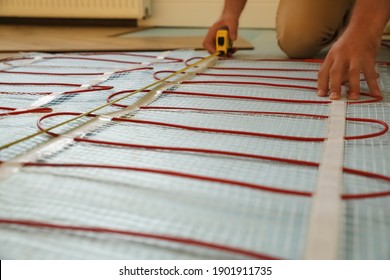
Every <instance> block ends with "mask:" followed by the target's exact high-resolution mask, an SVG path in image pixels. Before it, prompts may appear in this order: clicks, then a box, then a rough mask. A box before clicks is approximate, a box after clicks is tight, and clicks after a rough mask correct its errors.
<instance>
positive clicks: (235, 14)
mask: <svg viewBox="0 0 390 280" xmlns="http://www.w3.org/2000/svg"><path fill="white" fill-rule="evenodd" d="M246 1H247V0H225V2H224V7H223V11H222V15H221V17H220V18H219V20H217V22H216V23H214V24H213V25H212V26H211V27H210V29H209V31H208V32H207V35H206V37H205V38H204V40H203V47H204V48H205V49H206V50H208V51H209V53H212V54H213V53H215V36H216V35H217V31H218V29H221V28H222V27H226V26H227V27H228V29H229V37H230V40H232V41H235V40H236V39H237V30H238V20H239V18H240V15H241V13H242V11H243V10H244V7H245V4H246Z"/></svg>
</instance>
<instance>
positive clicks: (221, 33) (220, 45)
mask: <svg viewBox="0 0 390 280" xmlns="http://www.w3.org/2000/svg"><path fill="white" fill-rule="evenodd" d="M232 48H233V43H232V41H231V40H230V38H229V30H228V28H227V27H223V28H221V29H219V30H218V31H217V34H216V38H215V50H216V52H217V53H220V54H221V55H228V54H229V53H230V51H231V49H232Z"/></svg>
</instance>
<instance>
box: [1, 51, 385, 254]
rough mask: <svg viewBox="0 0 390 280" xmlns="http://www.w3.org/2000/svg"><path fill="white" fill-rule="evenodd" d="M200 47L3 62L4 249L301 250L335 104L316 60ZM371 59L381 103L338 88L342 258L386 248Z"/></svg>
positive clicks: (379, 121) (381, 148) (379, 113)
mask: <svg viewBox="0 0 390 280" xmlns="http://www.w3.org/2000/svg"><path fill="white" fill-rule="evenodd" d="M206 56H207V55H206V53H205V52H201V51H192V50H178V51H171V52H163V53H161V52H144V53H139V52H137V53H73V54H67V53H64V54H45V53H30V54H25V55H24V56H20V57H15V58H12V59H6V60H3V61H0V63H1V64H0V94H1V99H0V146H2V149H1V151H0V160H1V163H2V165H1V166H0V167H1V168H0V258H1V259H256V258H260V259H304V258H305V250H306V249H305V247H306V246H307V239H308V231H309V227H310V217H311V212H312V201H313V194H314V193H315V192H316V185H317V184H318V177H319V166H320V164H321V163H322V158H323V153H324V143H325V142H326V140H327V137H328V128H329V116H330V114H331V108H330V107H331V105H332V101H330V100H329V99H328V98H321V97H317V95H316V76H317V71H318V69H319V67H320V64H319V62H317V61H289V60H239V59H222V58H219V59H215V58H214V59H211V60H207V61H205V62H203V61H202V60H201V57H206ZM196 63H199V64H198V65H195V66H194V64H196ZM186 65H189V66H188V67H189V68H188V67H187V68H188V69H187V68H186ZM191 66H192V67H191ZM181 69H185V70H181ZM377 71H378V73H379V78H378V79H379V81H380V83H381V87H382V90H383V99H381V98H374V97H371V96H369V95H367V94H362V96H361V98H360V100H358V101H347V100H345V106H346V107H345V108H346V115H345V120H346V122H345V137H344V140H343V143H344V147H343V163H341V165H343V166H344V168H343V173H342V182H340V183H341V184H340V185H342V191H341V192H340V194H339V196H338V199H339V202H340V205H341V211H340V212H339V216H340V217H339V218H340V223H341V226H340V232H338V234H337V235H338V237H339V243H338V245H337V258H340V259H390V184H389V182H390V134H389V132H388V126H387V124H388V123H390V103H389V101H390V68H389V64H388V63H378V66H377ZM154 84H155V86H153V87H149V85H154ZM361 84H362V85H361V86H362V92H367V91H368V89H367V86H366V84H365V82H364V81H363V80H362V82H361ZM58 124H61V125H58ZM57 125H58V126H57ZM9 143H11V144H9ZM319 222H321V221H319ZM325 238H326V237H325Z"/></svg>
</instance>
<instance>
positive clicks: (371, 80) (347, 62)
mask: <svg viewBox="0 0 390 280" xmlns="http://www.w3.org/2000/svg"><path fill="white" fill-rule="evenodd" d="M389 18H390V0H375V1H371V0H356V1H355V6H354V8H353V10H352V15H351V18H350V21H349V24H348V26H347V28H346V29H345V31H344V33H343V34H342V35H341V37H340V38H339V39H338V40H337V41H336V43H334V45H333V46H332V48H331V49H330V51H329V53H328V55H327V56H326V58H325V61H324V63H323V64H322V67H321V69H320V71H319V73H318V95H319V96H326V95H327V94H328V91H329V96H330V99H339V98H340V96H341V85H342V84H343V83H346V82H348V86H349V91H348V98H349V99H358V98H359V95H360V74H361V73H363V75H364V78H365V80H366V82H367V85H368V88H369V93H370V94H371V95H372V96H381V92H380V89H379V86H378V83H377V73H376V71H375V59H376V56H377V54H378V51H379V48H380V44H381V40H382V32H383V29H384V27H385V25H386V23H387V22H388V21H389Z"/></svg>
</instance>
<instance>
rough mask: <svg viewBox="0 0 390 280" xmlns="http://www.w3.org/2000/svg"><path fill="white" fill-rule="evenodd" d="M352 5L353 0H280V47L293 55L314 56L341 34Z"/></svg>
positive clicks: (278, 13) (278, 19) (277, 19)
mask: <svg viewBox="0 0 390 280" xmlns="http://www.w3.org/2000/svg"><path fill="white" fill-rule="evenodd" d="M353 5H354V0H280V2H279V8H278V12H277V16H276V30H277V39H278V43H279V46H280V48H281V49H282V50H283V51H284V52H285V53H286V54H287V55H288V56H289V57H292V58H309V57H312V56H313V55H315V54H316V53H318V52H319V51H320V50H321V49H323V48H324V47H326V46H327V45H329V44H330V43H332V42H333V41H334V40H335V39H336V38H337V37H338V36H339V35H340V32H342V30H343V29H344V28H345V26H346V24H347V22H348V17H349V15H350V12H351V9H352V7H353Z"/></svg>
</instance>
